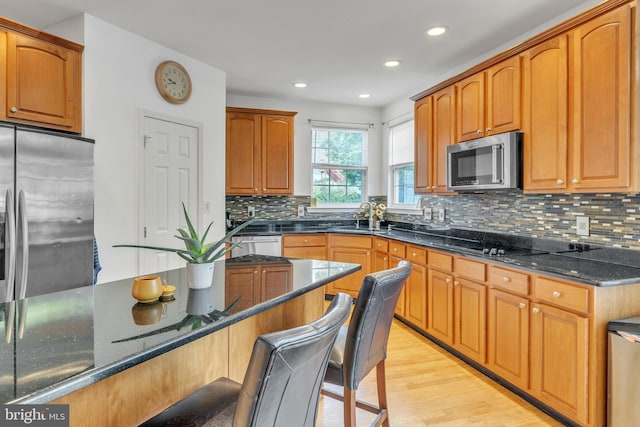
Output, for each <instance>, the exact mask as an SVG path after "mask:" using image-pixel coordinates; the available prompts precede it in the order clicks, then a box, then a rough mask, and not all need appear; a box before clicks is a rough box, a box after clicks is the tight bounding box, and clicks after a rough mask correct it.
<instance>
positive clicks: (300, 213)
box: [298, 205, 304, 216]
mask: <svg viewBox="0 0 640 427" xmlns="http://www.w3.org/2000/svg"><path fill="white" fill-rule="evenodd" d="M298 216H304V205H299V206H298Z"/></svg>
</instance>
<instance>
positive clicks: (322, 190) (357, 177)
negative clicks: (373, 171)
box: [313, 168, 364, 203]
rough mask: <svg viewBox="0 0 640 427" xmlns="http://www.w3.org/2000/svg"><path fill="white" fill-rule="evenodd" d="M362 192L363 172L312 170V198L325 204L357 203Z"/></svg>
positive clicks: (360, 170)
mask: <svg viewBox="0 0 640 427" xmlns="http://www.w3.org/2000/svg"><path fill="white" fill-rule="evenodd" d="M363 191H364V170H362V169H357V170H352V169H346V170H345V169H332V168H330V169H326V168H323V169H320V168H314V169H313V197H315V198H316V200H317V201H318V202H325V203H359V202H361V201H362V194H363Z"/></svg>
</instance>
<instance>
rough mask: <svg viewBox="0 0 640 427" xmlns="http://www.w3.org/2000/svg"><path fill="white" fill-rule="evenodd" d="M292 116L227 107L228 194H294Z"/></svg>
mask: <svg viewBox="0 0 640 427" xmlns="http://www.w3.org/2000/svg"><path fill="white" fill-rule="evenodd" d="M295 114H296V113H293V112H286V111H271V110H253V109H245V108H233V107H227V126H226V129H227V135H226V150H227V151H226V159H227V161H226V193H227V194H229V195H272V194H293V116H294V115H295Z"/></svg>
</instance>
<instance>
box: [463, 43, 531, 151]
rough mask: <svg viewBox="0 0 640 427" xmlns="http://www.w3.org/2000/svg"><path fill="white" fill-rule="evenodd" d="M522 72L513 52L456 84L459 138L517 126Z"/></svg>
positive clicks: (468, 137) (464, 138) (487, 133)
mask: <svg viewBox="0 0 640 427" xmlns="http://www.w3.org/2000/svg"><path fill="white" fill-rule="evenodd" d="M521 72H522V71H521V66H520V57H519V56H517V55H516V56H513V57H511V58H509V59H506V60H504V61H502V62H500V63H498V64H496V65H494V66H492V67H489V68H488V69H487V70H485V71H483V72H480V73H477V74H474V75H472V76H470V77H467V78H466V79H464V80H461V81H460V82H458V83H457V84H456V87H457V91H458V105H457V129H458V132H457V140H458V142H461V141H467V140H470V139H475V138H480V137H483V136H488V135H493V134H496V133H502V132H507V131H511V130H516V129H520V116H521V111H520V102H521V101H520V98H521V94H520V93H521V80H522V79H521Z"/></svg>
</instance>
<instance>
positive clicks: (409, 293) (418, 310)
mask: <svg viewBox="0 0 640 427" xmlns="http://www.w3.org/2000/svg"><path fill="white" fill-rule="evenodd" d="M404 291H405V309H404V317H405V319H407V320H408V321H409V322H411V323H413V324H414V325H416V326H417V327H419V328H420V329H423V330H426V329H427V268H426V267H425V266H422V265H418V264H413V265H412V268H411V274H410V275H409V278H408V279H407V282H406V283H405V285H404Z"/></svg>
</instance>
